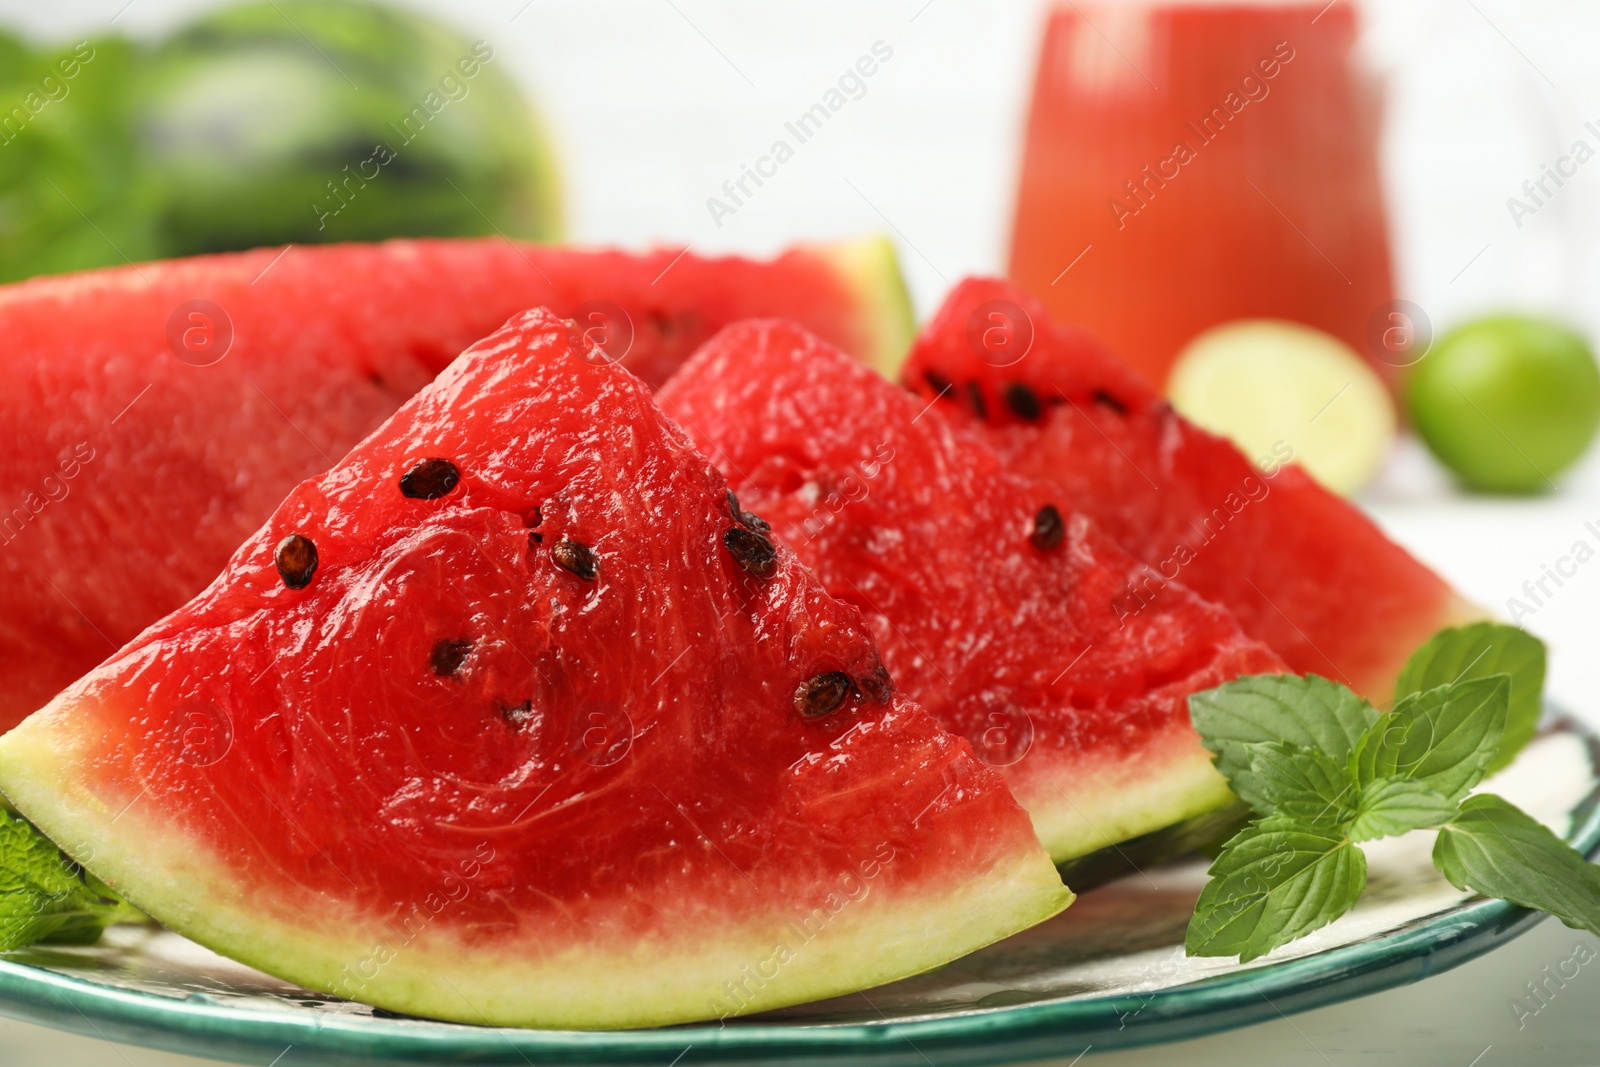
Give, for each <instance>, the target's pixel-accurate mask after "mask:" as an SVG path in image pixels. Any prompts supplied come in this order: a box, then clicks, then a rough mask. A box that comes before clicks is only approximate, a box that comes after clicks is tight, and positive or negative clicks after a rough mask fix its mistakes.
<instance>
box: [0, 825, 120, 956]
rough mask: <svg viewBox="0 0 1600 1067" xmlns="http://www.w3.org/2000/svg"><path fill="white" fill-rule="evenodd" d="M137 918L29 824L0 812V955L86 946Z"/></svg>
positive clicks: (96, 880)
mask: <svg viewBox="0 0 1600 1067" xmlns="http://www.w3.org/2000/svg"><path fill="white" fill-rule="evenodd" d="M142 918H143V916H142V915H140V913H139V912H137V911H135V910H134V909H133V908H132V907H130V906H129V905H127V904H125V903H124V902H123V901H122V900H121V899H120V898H119V897H118V896H117V895H116V894H115V893H113V892H112V891H111V889H110V888H109V887H108V886H106V885H105V883H103V882H101V881H100V880H99V879H98V878H95V877H94V876H93V875H92V874H89V873H88V872H87V871H85V870H83V869H82V868H81V867H79V866H78V865H77V864H75V863H73V862H72V861H71V860H69V859H67V858H66V857H65V856H63V855H62V854H61V850H60V849H58V848H57V847H56V846H55V844H54V843H53V842H51V840H50V839H49V838H47V837H45V836H44V835H43V834H41V833H40V832H39V831H38V830H36V829H34V828H33V825H32V824H31V823H29V822H27V821H25V820H23V819H22V818H20V817H18V816H15V815H10V814H7V813H6V812H4V811H0V952H9V951H11V950H12V949H18V948H25V947H26V946H28V945H32V944H37V943H38V942H41V941H47V942H52V943H55V944H72V945H86V944H91V943H93V942H94V941H97V940H98V939H99V937H100V934H101V932H102V931H103V930H104V929H105V928H106V927H107V926H109V925H110V924H112V923H115V922H134V921H138V920H140V919H142Z"/></svg>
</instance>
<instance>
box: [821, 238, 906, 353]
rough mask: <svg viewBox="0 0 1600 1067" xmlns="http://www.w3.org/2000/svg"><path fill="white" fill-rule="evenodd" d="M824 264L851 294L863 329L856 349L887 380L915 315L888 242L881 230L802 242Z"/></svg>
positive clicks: (904, 351) (898, 266) (896, 259)
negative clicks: (808, 242)
mask: <svg viewBox="0 0 1600 1067" xmlns="http://www.w3.org/2000/svg"><path fill="white" fill-rule="evenodd" d="M801 247H802V248H805V249H806V250H808V251H810V252H812V253H813V254H814V255H816V256H817V258H819V259H821V260H823V261H824V262H826V263H827V264H829V265H830V266H831V267H832V268H833V270H834V272H835V273H836V274H837V275H838V277H839V280H840V281H841V282H842V283H843V284H844V286H845V287H846V289H848V290H849V291H850V292H851V293H852V294H853V295H854V297H855V300H856V306H857V308H858V310H859V312H860V318H859V325H860V326H861V328H863V329H864V330H865V331H866V334H867V336H866V337H865V338H863V342H864V343H863V344H862V345H861V346H860V348H859V349H858V351H859V352H860V359H861V361H862V362H863V363H865V364H866V365H867V366H869V367H871V368H872V369H873V370H876V371H877V372H878V373H879V374H882V375H883V376H884V377H885V378H888V379H889V380H891V381H893V380H894V378H895V376H896V375H898V374H899V373H900V365H901V364H902V363H904V362H905V359H906V355H907V353H908V352H910V350H911V339H912V336H913V334H914V333H915V332H916V317H915V315H914V314H913V313H912V309H911V294H910V292H909V291H908V290H907V289H906V282H905V275H904V274H903V273H902V271H901V270H900V258H899V256H898V255H896V253H895V250H894V244H893V243H892V242H891V241H890V240H889V239H888V238H887V237H884V236H882V235H873V236H868V237H857V238H847V239H843V240H838V241H829V242H826V243H817V244H810V245H802V246H801Z"/></svg>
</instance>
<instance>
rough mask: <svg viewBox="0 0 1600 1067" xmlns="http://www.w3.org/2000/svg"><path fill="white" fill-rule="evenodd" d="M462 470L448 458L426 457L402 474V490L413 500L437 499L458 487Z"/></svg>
mask: <svg viewBox="0 0 1600 1067" xmlns="http://www.w3.org/2000/svg"><path fill="white" fill-rule="evenodd" d="M459 481H461V472H460V471H459V470H457V469H456V465H455V464H454V463H451V462H450V461H449V460H447V459H438V458H434V459H425V460H423V461H422V462H420V463H418V464H417V465H416V466H415V467H412V468H411V469H410V470H408V471H406V472H405V473H404V474H402V475H401V476H400V492H402V493H404V494H405V495H406V496H408V497H410V498H411V499H412V500H437V499H438V498H439V497H441V496H444V495H445V494H446V493H448V492H449V491H450V490H452V489H454V488H455V487H456V483H457V482H459Z"/></svg>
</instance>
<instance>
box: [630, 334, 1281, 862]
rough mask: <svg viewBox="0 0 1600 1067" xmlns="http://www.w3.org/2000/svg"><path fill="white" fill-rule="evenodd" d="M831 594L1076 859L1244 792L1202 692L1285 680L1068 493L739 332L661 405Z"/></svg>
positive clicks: (919, 411)
mask: <svg viewBox="0 0 1600 1067" xmlns="http://www.w3.org/2000/svg"><path fill="white" fill-rule="evenodd" d="M659 400H660V403H661V405H662V408H663V409H664V410H665V411H667V412H668V413H669V414H671V415H672V416H673V417H674V418H676V419H678V420H679V422H680V423H681V424H682V425H683V426H684V428H685V429H686V430H688V431H689V433H690V435H691V437H693V438H694V440H695V443H696V444H697V445H699V446H700V448H701V449H702V450H703V451H704V452H705V453H706V454H707V455H708V456H711V457H712V458H713V460H714V461H715V462H716V463H717V465H718V466H719V467H720V468H721V469H722V470H723V471H724V472H725V473H726V474H728V476H729V480H730V481H731V482H733V484H734V487H735V489H736V490H737V492H738V499H739V501H740V504H741V506H743V507H745V508H749V509H750V510H751V511H752V512H753V513H755V514H758V515H760V516H761V518H762V519H764V520H766V521H768V522H770V523H771V524H772V529H773V532H774V533H775V534H776V535H777V536H778V537H779V539H780V540H781V541H783V542H784V543H785V544H788V545H790V546H792V547H793V548H794V550H795V552H796V554H798V555H799V557H800V559H801V561H802V562H804V563H805V564H806V566H807V567H809V568H810V569H811V570H812V571H813V572H814V573H815V574H816V575H817V577H818V578H820V579H821V580H822V582H823V584H824V585H826V586H827V589H828V592H830V593H832V594H833V595H834V596H836V597H838V598H839V599H840V600H843V601H846V602H847V603H852V604H855V605H856V606H857V607H859V608H860V609H861V611H862V613H863V614H864V615H865V616H866V619H867V621H868V623H869V624H870V625H871V627H872V630H873V634H874V635H875V636H876V637H877V639H878V645H879V647H880V648H881V649H882V650H883V657H884V663H885V664H886V665H887V666H888V668H889V671H890V673H891V674H893V675H894V678H895V680H896V681H897V682H898V683H899V684H900V685H901V686H902V687H903V688H904V689H905V691H906V692H907V693H908V694H909V695H911V696H912V697H913V698H914V699H916V700H917V701H918V702H920V703H921V704H922V705H923V706H924V707H926V708H927V709H928V710H929V711H930V712H932V713H933V714H934V716H935V717H937V718H938V719H939V721H940V722H942V723H943V724H944V725H945V726H946V727H948V728H949V729H951V730H954V731H955V732H957V733H960V734H962V735H964V736H965V737H966V738H967V739H968V741H970V742H971V743H972V746H973V748H974V750H975V751H976V752H977V754H978V756H979V757H980V758H982V759H985V760H986V761H987V762H989V763H991V764H992V765H994V766H997V767H999V768H1001V770H1002V771H1003V772H1004V774H1005V776H1006V779H1007V781H1009V782H1010V784H1011V788H1012V792H1013V793H1015V795H1016V797H1017V799H1018V800H1020V801H1021V802H1022V804H1023V806H1024V807H1026V808H1027V809H1028V811H1029V813H1030V814H1031V815H1032V816H1033V821H1034V827H1035V829H1036V830H1037V831H1038V833H1039V838H1040V840H1042V841H1043V842H1044V844H1045V847H1046V848H1048V849H1049V850H1050V854H1051V856H1052V858H1054V859H1055V860H1056V861H1058V862H1061V861H1066V860H1070V859H1074V858H1076V857H1079V856H1082V855H1085V854H1087V853H1089V852H1092V851H1094V850H1096V849H1099V848H1103V847H1105V846H1107V845H1112V844H1115V843H1117V842H1120V841H1125V840H1127V839H1129V838H1132V837H1136V836H1139V835H1141V834H1145V833H1149V832H1151V831H1154V830H1158V829H1161V828H1163V827H1166V826H1169V825H1171V824H1173V823H1176V822H1180V821H1182V820H1184V819H1188V818H1190V817H1192V816H1194V815H1197V814H1200V813H1201V812H1205V811H1208V810H1210V809H1212V808H1215V807H1217V806H1219V805H1221V804H1224V803H1226V802H1227V801H1228V800H1229V799H1230V797H1231V794H1230V793H1229V791H1228V787H1227V784H1226V782H1225V781H1224V780H1223V778H1222V776H1221V775H1220V774H1218V773H1217V771H1216V769H1215V768H1214V767H1213V766H1212V762H1211V757H1210V755H1209V754H1208V753H1207V752H1206V750H1205V749H1204V748H1203V747H1201V745H1200V740H1199V738H1198V737H1197V736H1196V735H1195V732H1194V730H1193V728H1192V727H1191V726H1190V724H1189V711H1188V704H1187V698H1188V696H1189V694H1190V693H1193V692H1197V691H1199V690H1202V689H1209V688H1211V687H1212V686H1216V685H1220V684H1222V683H1223V682H1226V681H1229V680H1231V679H1233V678H1235V677H1237V676H1239V675H1241V674H1257V673H1269V672H1277V671H1282V670H1284V669H1285V668H1284V665H1283V661H1282V660H1280V659H1279V658H1278V657H1277V656H1275V655H1274V654H1273V653H1272V652H1271V651H1270V650H1269V649H1267V648H1266V646H1264V645H1262V644H1259V643H1257V642H1255V641H1253V640H1251V639H1249V638H1247V637H1246V636H1245V635H1244V633H1243V632H1242V631H1241V630H1240V628H1239V624H1238V622H1236V621H1235V620H1234V618H1233V617H1232V616H1231V615H1229V614H1228V613H1227V612H1226V611H1225V610H1223V609H1222V608H1219V607H1216V606H1214V605H1212V604H1209V603H1206V602H1205V601H1203V600H1201V599H1200V598H1199V597H1197V596H1195V595H1194V594H1193V593H1191V592H1189V591H1188V590H1187V589H1185V588H1183V587H1182V586H1181V585H1179V584H1177V583H1171V584H1169V585H1167V587H1166V588H1165V589H1163V590H1162V591H1161V593H1160V595H1159V596H1157V597H1155V598H1154V600H1153V602H1152V603H1151V605H1150V606H1149V607H1148V608H1147V609H1146V610H1145V611H1142V612H1140V613H1138V614H1137V615H1133V616H1129V617H1126V618H1124V617H1121V614H1120V613H1119V612H1118V611H1117V610H1116V606H1115V598H1116V597H1117V595H1118V594H1119V592H1120V591H1121V589H1122V588H1123V587H1124V586H1126V585H1128V584H1129V583H1132V582H1137V581H1139V580H1140V579H1141V577H1142V576H1143V574H1144V573H1145V567H1144V566H1143V564H1141V563H1139V562H1138V561H1137V560H1135V559H1133V558H1132V557H1130V556H1128V555H1126V554H1125V553H1123V552H1122V551H1121V550H1120V549H1118V548H1117V547H1116V546H1115V545H1114V544H1112V542H1111V540H1110V539H1109V538H1107V537H1106V536H1104V535H1103V534H1101V533H1100V532H1099V531H1098V530H1096V529H1095V528H1094V527H1093V525H1092V524H1091V523H1090V522H1089V521H1088V520H1087V519H1085V518H1084V517H1083V516H1082V515H1079V514H1075V513H1073V512H1072V511H1071V510H1070V509H1067V508H1065V507H1064V505H1063V503H1062V494H1061V492H1060V490H1058V489H1057V488H1055V486H1053V485H1051V484H1050V483H1047V482H1043V481H1039V480H1037V479H1033V478H1025V477H1022V476H1019V475H1015V474H1010V473H1008V472H1007V471H1006V470H1005V469H1004V465H1003V463H1002V462H1001V460H1000V457H999V456H998V455H996V454H995V452H994V450H993V449H991V448H990V447H989V446H988V445H987V444H985V443H984V442H983V441H982V440H981V439H980V438H979V437H978V436H977V435H975V434H972V433H969V432H967V431H965V430H963V429H961V428H959V427H956V426H955V425H953V424H952V423H951V421H950V420H949V419H947V418H946V417H945V415H944V414H943V413H942V412H940V411H939V410H937V408H936V407H934V406H932V405H930V404H929V403H928V402H926V401H923V400H921V399H919V398H918V397H916V396H914V395H912V394H910V393H907V392H906V391H905V390H903V389H900V388H898V387H897V386H894V385H891V384H890V383H889V382H887V381H885V380H884V379H883V378H881V377H880V376H878V375H876V374H874V373H873V372H872V371H871V370H869V369H867V368H866V367H863V366H861V365H860V364H859V363H856V362H855V361H853V360H851V359H850V358H849V357H847V356H845V355H844V354H843V353H841V352H839V351H838V350H837V349H835V348H833V347H832V346H831V345H828V344H827V343H826V342H824V341H822V340H820V339H818V338H816V337H814V336H812V335H811V334H808V333H806V332H805V331H804V330H801V329H800V328H799V327H796V326H793V325H790V324H788V323H782V322H750V323H740V324H738V325H735V326H730V327H728V328H727V329H726V330H724V331H722V333H720V334H718V335H717V336H716V337H715V338H714V339H713V340H712V341H711V342H710V343H709V344H708V345H706V347H705V348H703V349H701V350H700V353H699V354H698V355H696V356H695V357H694V359H692V360H690V361H689V363H688V364H687V365H685V367H684V368H683V370H681V371H679V372H678V374H677V375H676V376H675V377H673V378H672V380H671V381H669V382H668V383H667V384H666V386H665V387H663V389H662V390H661V393H660V394H659Z"/></svg>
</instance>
